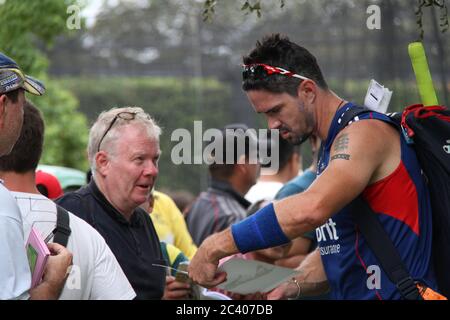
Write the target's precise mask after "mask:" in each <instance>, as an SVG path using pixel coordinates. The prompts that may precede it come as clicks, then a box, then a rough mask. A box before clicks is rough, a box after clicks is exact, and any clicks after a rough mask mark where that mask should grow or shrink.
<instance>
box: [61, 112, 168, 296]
mask: <svg viewBox="0 0 450 320" xmlns="http://www.w3.org/2000/svg"><path fill="white" fill-rule="evenodd" d="M160 133H161V129H160V128H159V127H158V126H157V124H156V123H155V122H154V121H153V119H152V118H151V117H150V116H149V115H148V114H147V113H145V112H144V111H143V110H142V109H141V108H137V107H126V108H118V109H111V110H109V111H106V112H103V113H101V114H100V115H99V117H98V119H97V121H96V122H95V123H94V125H93V126H92V128H91V130H90V134H89V145H88V157H89V162H90V166H91V169H92V173H93V174H92V180H91V181H90V182H89V184H88V185H87V186H85V187H83V188H81V189H79V190H77V191H75V192H72V193H68V194H66V195H64V196H63V197H62V198H60V199H58V201H57V203H58V204H59V205H61V206H62V207H64V208H66V209H67V210H69V211H71V212H73V213H74V214H76V215H78V216H79V217H80V218H82V219H84V220H86V221H87V222H88V223H90V224H91V225H92V226H93V227H94V228H95V229H97V230H98V231H99V232H100V234H101V235H102V236H103V237H104V238H105V240H106V242H107V243H108V245H109V247H110V248H111V250H112V252H113V253H114V255H115V256H116V258H117V260H118V261H119V264H120V266H121V267H122V269H123V271H124V272H125V275H126V276H127V278H128V280H129V281H130V283H131V285H132V287H133V289H134V290H135V291H136V295H137V297H136V298H137V299H161V298H162V297H163V294H164V286H165V277H166V270H165V268H161V267H158V266H155V265H165V264H166V263H165V260H164V257H163V255H162V252H161V248H160V243H159V239H158V236H157V234H156V231H155V228H154V226H153V224H152V221H151V220H150V217H149V215H148V214H147V213H146V212H145V210H143V209H141V208H139V205H141V204H142V203H144V202H145V201H146V199H147V197H148V194H149V193H150V191H151V190H152V188H153V185H154V183H155V180H156V177H157V175H158V159H159V155H160V153H161V151H160V148H159V135H160ZM168 290H170V288H168Z"/></svg>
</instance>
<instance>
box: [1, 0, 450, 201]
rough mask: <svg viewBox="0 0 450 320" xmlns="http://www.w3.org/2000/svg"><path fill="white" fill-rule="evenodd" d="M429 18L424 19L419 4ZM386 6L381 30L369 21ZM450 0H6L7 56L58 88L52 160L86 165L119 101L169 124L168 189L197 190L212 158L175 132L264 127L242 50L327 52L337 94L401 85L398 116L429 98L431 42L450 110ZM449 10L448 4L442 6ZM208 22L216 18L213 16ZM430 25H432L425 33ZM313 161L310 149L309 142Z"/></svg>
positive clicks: (324, 61)
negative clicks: (191, 154) (421, 80)
mask: <svg viewBox="0 0 450 320" xmlns="http://www.w3.org/2000/svg"><path fill="white" fill-rule="evenodd" d="M420 4H422V5H426V4H433V5H432V6H429V7H425V6H424V7H423V8H422V13H423V14H422V17H421V22H420V21H419V20H418V19H417V18H418V14H416V10H417V8H418V7H419V5H420ZM371 5H376V6H378V7H379V9H380V11H379V12H380V14H381V15H380V21H379V27H380V28H379V29H371V28H370V24H369V27H368V20H370V19H372V20H371V21H372V22H373V19H374V17H373V16H372V14H373V13H374V12H373V11H369V12H368V8H369V6H371ZM445 5H446V1H445V0H441V1H435V0H429V1H425V0H418V1H412V0H382V1H375V0H314V1H312V0H311V1H304V0H303V1H302V0H285V1H278V0H267V1H265V0H261V1H244V0H236V1H229V0H227V1H225V0H216V1H211V0H84V1H81V0H39V1H37V0H0V21H1V22H2V28H0V51H2V52H4V53H5V54H7V55H9V56H11V57H13V58H14V59H15V60H16V61H17V62H18V63H19V65H20V66H21V67H22V68H23V69H24V70H25V71H26V72H27V73H29V74H31V75H33V76H36V77H38V78H40V79H43V80H44V81H45V83H46V85H47V88H48V91H47V94H46V95H45V96H44V97H39V98H37V99H32V100H33V102H35V104H36V105H37V106H38V107H39V108H40V109H41V110H42V111H43V113H44V116H45V120H46V140H45V148H44V155H43V159H42V163H44V164H50V165H60V166H66V167H71V168H77V169H80V170H82V171H86V170H87V169H88V164H87V160H86V151H85V149H86V142H87V136H88V128H89V126H90V124H91V123H92V122H93V120H95V118H96V117H97V115H98V114H99V113H100V112H101V111H103V110H106V109H109V108H111V107H121V106H126V105H137V106H141V107H142V108H144V109H145V110H146V111H147V112H149V113H150V114H151V115H152V116H153V117H154V118H156V120H157V121H158V123H159V125H160V126H161V127H162V128H163V135H162V137H161V149H162V151H163V153H162V158H161V160H160V175H159V178H158V182H157V187H158V188H159V189H170V190H189V191H191V192H193V193H197V192H198V191H199V190H201V189H203V188H204V187H205V186H206V184H207V175H206V168H205V167H204V166H203V165H178V166H176V165H174V164H173V163H172V161H171V159H170V154H171V150H172V148H173V146H174V145H176V144H177V142H175V141H171V139H170V138H171V133H172V131H173V130H175V129H177V128H186V129H187V130H189V131H191V132H192V131H193V128H194V124H193V122H194V120H202V121H203V130H206V129H207V128H213V127H221V126H223V125H225V124H227V123H230V122H243V123H246V124H247V125H249V126H250V127H254V128H265V127H266V122H265V120H264V119H263V118H262V117H261V116H258V115H257V114H256V113H255V112H254V111H253V109H252V108H251V106H250V104H249V102H248V101H247V98H246V97H245V94H244V93H243V92H242V90H241V67H240V65H241V57H242V55H244V54H246V53H247V52H248V51H249V50H250V49H251V48H253V46H254V44H255V42H256V40H258V39H260V38H261V37H262V36H263V35H265V34H268V33H275V32H279V33H283V34H286V35H288V36H289V37H290V38H291V40H293V41H295V42H297V43H298V44H300V45H302V46H304V47H306V48H307V49H308V50H310V51H311V52H312V53H313V54H314V55H315V56H316V57H317V59H318V62H319V65H320V66H321V68H322V71H323V73H324V75H325V78H326V79H327V81H328V83H329V85H330V87H331V89H332V90H333V91H335V92H336V93H337V94H338V95H340V96H342V97H344V98H345V99H347V100H352V101H355V102H357V103H360V104H362V103H363V102H364V96H365V94H366V91H367V87H368V84H369V80H370V79H372V78H373V79H376V80H377V81H378V82H380V83H382V84H384V85H385V86H387V87H389V88H390V89H391V90H393V91H394V94H393V97H392V100H391V104H390V111H398V110H401V109H403V108H404V107H405V106H407V105H409V104H413V103H418V102H420V99H419V96H418V92H417V89H416V85H415V78H414V74H413V71H412V68H411V64H410V60H409V57H408V53H407V45H408V43H410V42H412V41H415V40H418V39H419V38H420V36H421V33H422V32H423V41H424V45H425V49H426V52H427V56H428V61H429V64H430V69H431V73H432V76H433V80H434V83H435V86H436V88H437V91H438V98H439V101H440V103H441V104H446V105H448V103H449V90H450V83H449V81H450V74H449V73H448V67H447V66H448V64H449V57H448V54H449V52H450V47H449V34H450V33H449V32H442V31H443V30H445V29H446V26H448V22H446V21H448V20H446V19H447V17H446V13H445V11H446V10H445V8H443V7H444V6H445ZM440 7H442V8H440ZM205 20H206V21H205ZM421 26H422V30H421ZM303 152H304V161H305V164H306V165H309V164H308V162H309V161H310V159H309V151H308V150H307V148H304V150H303Z"/></svg>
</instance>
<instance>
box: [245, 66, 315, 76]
mask: <svg viewBox="0 0 450 320" xmlns="http://www.w3.org/2000/svg"><path fill="white" fill-rule="evenodd" d="M242 67H243V70H242V77H243V79H244V80H246V79H248V78H250V77H252V78H263V77H266V76H270V75H272V74H281V75H283V76H286V77H293V78H298V79H301V80H311V79H309V78H307V77H304V76H301V75H299V74H297V73H293V72H291V71H289V70H286V69H283V68H280V67H272V66H269V65H268V64H264V63H254V64H244V65H243V66H242Z"/></svg>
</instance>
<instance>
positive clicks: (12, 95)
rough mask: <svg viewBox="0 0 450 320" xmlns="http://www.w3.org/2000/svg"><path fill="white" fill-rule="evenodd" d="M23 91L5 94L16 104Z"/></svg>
mask: <svg viewBox="0 0 450 320" xmlns="http://www.w3.org/2000/svg"><path fill="white" fill-rule="evenodd" d="M21 90H23V89H22V88H19V89H16V90H13V91H9V92H6V93H4V94H5V95H6V96H7V97H8V99H9V100H11V101H12V102H14V103H16V102H17V101H18V100H19V92H20V91H21Z"/></svg>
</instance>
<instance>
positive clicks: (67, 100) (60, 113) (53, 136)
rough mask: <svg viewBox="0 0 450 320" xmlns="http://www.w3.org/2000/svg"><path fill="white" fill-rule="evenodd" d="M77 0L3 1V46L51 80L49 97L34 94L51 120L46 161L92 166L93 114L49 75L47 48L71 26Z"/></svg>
mask: <svg viewBox="0 0 450 320" xmlns="http://www.w3.org/2000/svg"><path fill="white" fill-rule="evenodd" d="M76 3H77V2H76V1H75V0H40V1H35V0H20V1H16V0H6V1H4V3H3V4H1V5H0V21H2V27H1V28H0V51H2V52H4V53H5V54H7V55H8V56H10V57H12V58H14V60H16V61H17V62H18V63H19V65H20V66H21V68H22V69H23V70H24V71H25V72H26V73H28V74H31V75H33V76H35V77H38V78H39V79H41V80H43V81H44V82H45V84H46V87H47V92H46V94H45V95H44V96H43V97H38V98H34V97H30V98H31V100H32V101H33V102H34V103H35V104H36V105H37V106H39V108H40V109H41V110H42V112H43V114H44V119H45V122H46V133H45V144H44V154H43V158H42V162H44V163H46V164H54V165H63V166H69V167H76V168H79V169H86V168H87V161H86V159H85V158H86V157H85V151H84V150H85V148H86V141H87V132H88V129H87V120H86V118H85V116H84V115H83V114H82V113H80V112H79V111H78V110H77V108H78V101H77V100H76V98H75V97H74V96H73V95H72V94H71V93H70V92H69V91H67V90H66V89H64V88H63V87H62V86H61V85H59V84H58V83H57V82H56V81H52V80H51V79H49V77H48V76H47V69H48V60H47V58H46V53H45V50H46V49H48V48H50V47H51V46H52V44H53V40H54V39H55V37H56V36H58V35H60V34H63V33H67V32H68V31H69V30H68V28H67V26H66V21H67V18H68V17H69V15H68V13H67V8H68V7H69V6H70V5H73V4H76Z"/></svg>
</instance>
